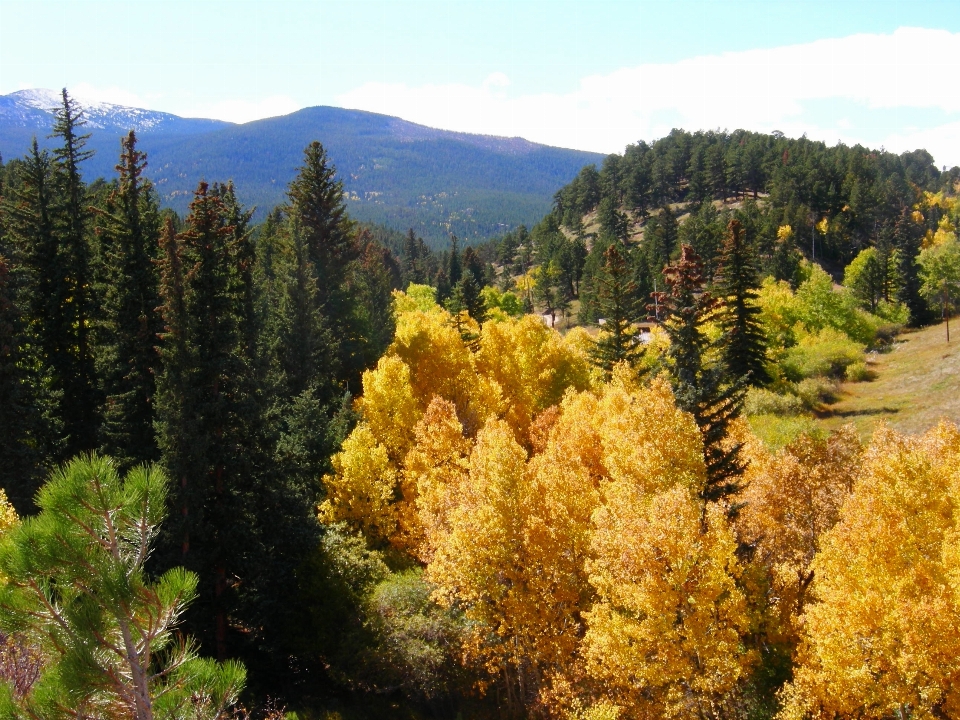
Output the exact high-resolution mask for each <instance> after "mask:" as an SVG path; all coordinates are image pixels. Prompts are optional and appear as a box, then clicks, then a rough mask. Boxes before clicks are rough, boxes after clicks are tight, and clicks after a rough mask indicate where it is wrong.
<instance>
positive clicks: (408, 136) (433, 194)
mask: <svg viewBox="0 0 960 720" xmlns="http://www.w3.org/2000/svg"><path fill="white" fill-rule="evenodd" d="M79 104H80V106H81V107H82V108H83V110H84V117H85V120H86V122H87V125H86V128H85V131H86V132H89V133H90V139H89V141H88V145H87V147H88V148H89V149H93V150H94V151H95V155H94V156H93V157H92V158H91V159H90V160H88V161H87V162H86V163H85V164H84V174H85V176H86V179H87V180H92V179H95V178H98V177H105V178H108V179H109V178H112V177H114V176H115V174H116V173H115V169H114V166H115V165H116V163H117V158H118V155H119V149H120V138H121V137H122V136H123V135H126V133H127V132H128V131H129V130H131V129H132V130H135V131H136V133H137V136H138V138H139V140H140V143H139V146H140V149H141V150H144V151H145V152H146V153H147V157H148V167H147V171H146V175H147V176H148V177H149V178H150V179H151V180H152V181H153V183H154V185H155V186H156V188H157V190H158V191H159V193H160V197H161V200H162V202H163V204H164V205H166V206H169V207H172V208H174V209H175V210H177V211H178V212H181V213H182V212H185V211H186V209H187V205H188V204H189V202H190V198H191V196H192V193H193V190H194V188H195V187H196V185H197V182H198V181H199V180H201V179H205V180H207V181H210V182H214V181H220V182H225V181H227V180H232V181H233V182H234V184H235V185H236V188H237V193H238V195H239V197H240V199H241V200H242V201H243V202H244V203H245V204H246V205H248V206H256V208H257V215H259V216H261V217H262V216H263V214H265V213H266V212H267V211H269V210H270V209H271V208H273V207H274V206H276V205H278V204H281V203H282V202H284V193H285V190H286V186H287V183H288V182H289V181H290V180H291V179H293V177H294V175H295V174H296V172H297V168H298V166H299V165H300V163H301V158H302V153H303V149H304V148H305V147H306V146H307V145H308V144H309V143H310V142H312V141H314V140H319V141H320V142H322V143H323V145H324V147H325V148H326V149H327V152H328V153H329V155H330V157H331V159H332V161H333V162H334V164H335V165H336V166H337V170H338V175H339V177H340V179H341V180H342V181H343V185H344V194H345V196H346V197H347V201H348V209H349V212H350V214H351V216H352V217H354V218H356V219H358V220H361V221H366V222H374V223H379V224H382V225H385V226H387V227H390V228H393V229H396V230H400V231H405V230H406V229H407V228H410V227H412V228H414V230H415V231H416V232H417V233H418V234H420V235H421V236H422V237H423V238H424V239H426V240H428V241H430V242H432V243H433V244H440V243H442V242H444V241H445V240H446V239H447V237H448V236H449V234H450V233H451V232H452V233H455V234H457V235H458V236H460V237H461V238H464V239H465V240H468V241H469V240H474V239H482V238H488V237H492V236H496V235H500V234H502V233H504V232H506V231H508V230H511V229H513V228H515V227H517V226H518V225H520V224H527V225H531V224H533V223H536V222H537V221H538V220H539V219H540V218H541V217H543V215H544V214H545V213H546V212H548V211H549V210H550V207H551V204H552V202H553V196H554V194H555V193H556V191H557V190H559V189H560V188H561V187H563V186H564V185H565V184H566V183H568V182H569V181H570V180H572V179H573V178H574V177H575V176H576V174H577V173H578V172H579V170H580V169H581V168H582V167H583V166H584V165H588V164H590V163H596V162H599V161H601V160H602V159H603V156H602V155H599V154H597V153H590V152H584V151H580V150H568V149H563V148H555V147H550V146H546V145H539V144H537V143H532V142H529V141H527V140H523V139H522V138H505V137H493V136H487V135H471V134H467V133H458V132H452V131H448V130H437V129H434V128H429V127H425V126H423V125H417V124H415V123H411V122H407V121H405V120H402V119H400V118H396V117H390V116H387V115H379V114H376V113H370V112H364V111H360V110H345V109H342V108H336V107H327V106H320V107H311V108H305V109H303V110H299V111H297V112H294V113H291V114H289V115H284V116H281V117H275V118H268V119H265V120H256V121H253V122H248V123H243V124H234V123H229V122H224V121H221V120H208V119H196V118H182V117H178V116H176V115H172V114H170V113H163V112H156V111H153V110H144V109H141V108H132V107H125V106H122V105H113V104H109V103H86V102H83V100H82V99H81V100H80V101H79ZM59 105H60V93H58V92H53V91H50V90H21V91H19V92H15V93H11V94H9V95H2V96H0V153H2V154H3V157H4V159H9V158H12V157H19V156H21V155H23V154H24V153H25V152H26V151H27V150H28V149H29V147H30V143H31V142H32V140H33V138H34V137H36V138H37V140H38V142H39V143H40V144H41V146H45V147H51V146H52V145H53V144H54V143H55V142H56V141H55V140H51V139H50V138H49V137H48V136H49V134H50V133H51V131H52V126H53V120H54V110H55V109H56V108H57V107H59Z"/></svg>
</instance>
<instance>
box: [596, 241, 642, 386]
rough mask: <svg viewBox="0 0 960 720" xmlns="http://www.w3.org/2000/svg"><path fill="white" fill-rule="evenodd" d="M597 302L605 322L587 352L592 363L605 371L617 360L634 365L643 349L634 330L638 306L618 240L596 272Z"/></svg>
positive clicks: (638, 311)
mask: <svg viewBox="0 0 960 720" xmlns="http://www.w3.org/2000/svg"><path fill="white" fill-rule="evenodd" d="M597 283H598V288H597V306H598V310H599V313H600V316H601V317H602V318H603V319H604V324H603V327H602V329H601V332H600V336H599V338H597V341H596V343H595V344H594V346H593V348H592V349H591V352H590V357H591V360H592V361H593V364H594V365H596V366H597V367H598V368H600V369H601V370H602V371H603V372H604V374H606V375H608V376H609V374H610V372H611V371H612V370H613V366H614V365H616V364H617V363H619V362H627V363H629V364H630V365H636V363H637V361H638V360H639V358H640V355H641V353H642V348H641V347H640V342H639V340H637V336H636V333H635V332H634V330H633V323H634V322H636V321H637V320H638V319H639V317H640V313H641V312H642V310H641V307H642V306H641V303H640V299H639V296H638V295H637V292H636V290H637V285H636V283H635V282H634V280H633V278H632V273H631V271H630V268H629V266H628V265H627V258H626V257H625V256H624V253H623V251H622V250H621V249H620V246H619V243H613V244H612V245H610V247H608V248H607V250H606V252H605V253H604V264H603V267H602V268H601V271H600V273H599V275H598V276H597Z"/></svg>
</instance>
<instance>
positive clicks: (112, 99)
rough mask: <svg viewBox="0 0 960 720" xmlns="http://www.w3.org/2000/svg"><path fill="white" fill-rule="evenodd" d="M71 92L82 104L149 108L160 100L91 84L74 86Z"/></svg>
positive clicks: (118, 88) (117, 88)
mask: <svg viewBox="0 0 960 720" xmlns="http://www.w3.org/2000/svg"><path fill="white" fill-rule="evenodd" d="M69 90H70V94H71V95H72V96H73V97H75V98H76V99H77V100H79V101H81V102H84V101H85V102H105V103H112V104H113V105H126V106H127V107H135V108H149V107H151V106H152V105H154V104H155V103H156V101H157V99H158V96H146V97H144V96H142V95H137V94H136V93H134V92H130V91H129V90H124V89H123V88H120V87H116V86H110V87H97V86H94V85H91V84H90V83H80V84H79V85H73V86H71V87H70V88H69Z"/></svg>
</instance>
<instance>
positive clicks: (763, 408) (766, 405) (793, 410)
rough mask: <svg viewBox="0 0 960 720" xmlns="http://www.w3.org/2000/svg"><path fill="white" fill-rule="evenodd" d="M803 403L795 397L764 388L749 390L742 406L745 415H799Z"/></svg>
mask: <svg viewBox="0 0 960 720" xmlns="http://www.w3.org/2000/svg"><path fill="white" fill-rule="evenodd" d="M803 410H804V407H803V401H802V400H801V399H800V398H798V397H796V396H795V395H781V394H779V393H775V392H773V391H772V390H767V389H765V388H751V389H750V390H749V391H748V392H747V397H746V400H745V401H744V404H743V412H744V414H745V415H748V416H751V415H778V416H790V415H799V414H800V413H802V412H803Z"/></svg>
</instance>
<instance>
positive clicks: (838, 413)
mask: <svg viewBox="0 0 960 720" xmlns="http://www.w3.org/2000/svg"><path fill="white" fill-rule="evenodd" d="M898 412H900V408H890V407H882V408H864V409H862V410H830V409H827V410H823V411H821V412H818V413H817V417H818V418H820V419H821V420H825V419H826V418H831V417H839V418H849V417H866V416H869V415H896V414H897V413H898Z"/></svg>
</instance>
